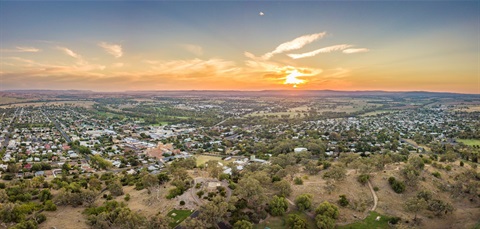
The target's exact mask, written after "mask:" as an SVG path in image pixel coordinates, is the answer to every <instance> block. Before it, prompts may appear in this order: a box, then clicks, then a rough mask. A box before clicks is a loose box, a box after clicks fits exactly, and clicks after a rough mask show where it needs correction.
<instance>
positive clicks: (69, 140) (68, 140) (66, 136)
mask: <svg viewBox="0 0 480 229" xmlns="http://www.w3.org/2000/svg"><path fill="white" fill-rule="evenodd" d="M53 123H54V124H55V127H56V128H57V130H58V131H60V133H61V134H62V136H63V138H65V140H66V141H67V142H68V143H70V142H72V140H71V139H70V137H69V136H68V135H67V134H66V133H65V131H63V128H62V126H61V125H60V123H59V122H58V120H57V119H55V120H53Z"/></svg>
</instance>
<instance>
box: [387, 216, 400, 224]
mask: <svg viewBox="0 0 480 229" xmlns="http://www.w3.org/2000/svg"><path fill="white" fill-rule="evenodd" d="M400 220H402V218H400V217H390V219H388V222H389V223H390V224H397V223H398V222H400Z"/></svg>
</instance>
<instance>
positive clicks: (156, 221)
mask: <svg viewBox="0 0 480 229" xmlns="http://www.w3.org/2000/svg"><path fill="white" fill-rule="evenodd" d="M171 221H172V218H171V217H165V216H163V215H161V214H157V215H155V216H152V217H151V218H150V220H148V221H147V222H146V223H145V229H170V228H171V227H170V225H169V224H170V222H171Z"/></svg>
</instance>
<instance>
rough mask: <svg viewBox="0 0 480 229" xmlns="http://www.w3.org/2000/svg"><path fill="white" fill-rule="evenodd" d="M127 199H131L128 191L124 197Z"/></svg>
mask: <svg viewBox="0 0 480 229" xmlns="http://www.w3.org/2000/svg"><path fill="white" fill-rule="evenodd" d="M123 199H124V200H125V201H129V200H130V194H129V193H127V195H125V197H124V198H123Z"/></svg>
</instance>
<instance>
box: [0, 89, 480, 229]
mask: <svg viewBox="0 0 480 229" xmlns="http://www.w3.org/2000/svg"><path fill="white" fill-rule="evenodd" d="M35 93H38V95H37V96H32V94H35ZM282 93H283V92H277V91H271V92H256V93H247V92H245V93H242V92H231V93H229V92H218V93H215V92H204V93H202V92H190V93H189V92H185V93H174V92H164V93H162V92H144V93H141V92H135V93H124V94H122V93H115V94H114V93H112V94H108V93H93V92H81V91H80V92H76V91H74V92H68V91H67V92H62V91H58V92H56V91H43V92H42V91H40V92H30V91H19V92H4V93H3V94H2V96H3V97H2V98H3V101H2V104H3V105H2V104H0V105H1V106H0V114H1V116H2V118H1V123H0V130H1V134H0V143H1V149H2V151H1V153H0V158H1V162H0V171H1V172H0V173H1V177H2V180H3V181H2V182H3V183H0V184H1V187H0V188H1V189H0V203H2V207H1V209H0V212H1V216H0V217H2V218H1V219H2V220H1V221H2V222H4V224H2V225H3V226H5V227H10V226H12V225H14V224H17V227H15V228H32V226H35V227H36V226H37V225H38V227H39V228H63V227H64V226H62V225H68V224H69V223H72V222H69V220H71V219H72V217H74V218H75V219H77V218H78V220H79V222H81V225H80V224H79V225H77V226H76V228H88V227H92V228H116V227H120V228H139V226H138V225H142V227H145V228H177V227H178V228H232V227H233V228H267V227H269V228H315V227H318V228H334V227H338V228H356V227H358V225H356V224H355V223H357V224H358V223H359V222H362V220H363V221H367V220H372V221H373V222H374V223H378V224H379V225H380V226H379V227H381V228H384V227H386V226H388V225H390V226H399V225H403V226H407V227H409V226H421V227H431V228H440V227H443V226H441V225H445V224H449V223H451V224H449V225H458V223H460V224H464V225H465V227H473V226H475V225H477V226H478V225H479V224H478V223H479V222H478V219H479V218H480V215H479V212H480V211H479V208H478V206H479V205H478V203H479V201H480V173H479V168H478V161H479V158H480V122H479V120H480V110H479V109H478V108H479V107H480V102H479V101H480V100H479V97H478V96H476V95H460V94H448V93H447V94H441V93H438V94H436V93H431V94H429V93H379V92H372V93H358V94H355V93H342V92H338V93H335V92H329V91H327V92H319V93H318V94H315V93H312V92H308V91H307V92H303V93H301V92H300V93H298V94H293V95H292V94H285V93H283V94H282ZM65 94H66V95H67V96H66V95H65ZM391 178H393V179H391ZM387 179H388V181H387ZM357 180H358V181H357ZM390 186H391V187H390ZM354 189H355V190H354ZM21 190H22V191H21ZM397 193H398V194H397ZM339 196H340V200H339V199H338V198H339ZM407 197H408V198H407ZM402 199H408V200H409V201H410V202H407V203H411V204H410V205H408V204H406V205H405V206H403V205H402V204H398V203H399V202H400V200H402ZM422 201H423V202H422ZM317 206H318V208H317ZM9 209H10V210H9ZM12 209H16V210H15V211H13V210H12ZM54 209H56V210H54ZM60 209H61V210H60ZM115 209H116V210H115ZM322 209H323V210H322ZM324 209H333V210H324ZM39 210H42V211H43V210H44V211H43V213H40V212H41V211H40V212H38V213H37V211H39ZM115 211H125V212H123V213H122V214H123V215H118V216H116V217H117V218H113V219H109V220H106V219H105V217H107V216H108V214H114V213H113V212H115ZM329 211H333V212H334V213H331V212H329ZM63 214H65V215H63ZM115 214H117V213H115ZM417 215H418V216H417ZM121 217H123V218H121ZM371 218H375V219H374V220H373V219H371ZM450 220H452V221H450ZM455 220H456V221H455ZM127 221H130V223H131V224H129V223H127ZM144 222H148V223H144ZM75 223H76V220H75ZM2 225H0V227H1V226H2ZM18 225H23V226H22V227H19V226H18ZM352 225H353V226H352ZM355 225H356V226H355Z"/></svg>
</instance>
